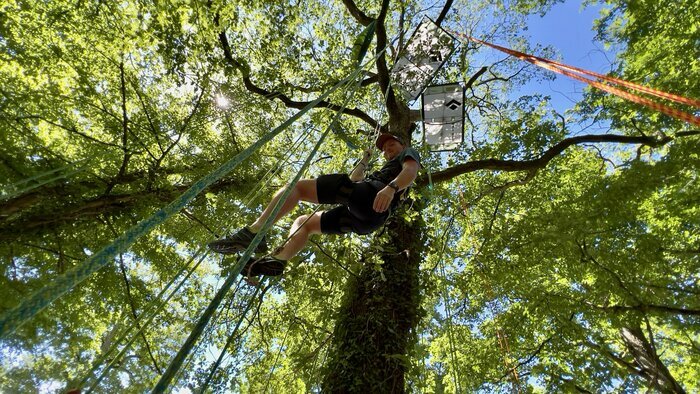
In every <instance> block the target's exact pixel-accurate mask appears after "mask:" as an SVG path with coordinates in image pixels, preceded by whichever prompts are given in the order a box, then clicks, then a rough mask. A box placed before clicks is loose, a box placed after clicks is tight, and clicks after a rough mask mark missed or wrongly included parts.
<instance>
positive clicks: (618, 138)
mask: <svg viewBox="0 0 700 394" xmlns="http://www.w3.org/2000/svg"><path fill="white" fill-rule="evenodd" d="M672 140H673V138H671V137H663V138H656V137H652V136H643V137H630V136H626V135H614V134H604V135H595V134H589V135H582V136H577V137H571V138H566V139H564V140H562V141H561V142H559V143H557V144H556V145H554V146H553V147H551V148H549V149H548V150H547V151H546V152H545V153H544V154H543V155H542V156H540V157H539V158H537V159H533V160H522V161H518V160H501V159H483V160H474V161H469V162H466V163H463V164H459V165H456V166H453V167H450V168H447V169H445V170H442V171H438V172H435V173H433V174H432V180H433V183H438V182H445V181H449V180H451V179H452V178H455V177H457V176H460V175H464V174H467V173H470V172H474V171H479V170H494V171H506V172H511V171H534V170H539V169H541V168H544V167H545V166H546V165H547V164H548V163H549V162H550V161H551V160H552V159H554V158H555V157H557V156H558V155H559V154H561V153H562V152H563V151H564V150H566V148H568V147H570V146H572V145H577V144H585V143H592V142H604V143H619V144H640V145H646V146H651V147H658V146H662V145H665V144H667V143H668V142H670V141H672ZM427 184H428V176H427V175H422V176H421V177H419V178H418V179H417V180H416V186H418V187H422V186H425V185H427Z"/></svg>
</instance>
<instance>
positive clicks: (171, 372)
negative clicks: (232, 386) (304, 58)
mask: <svg viewBox="0 0 700 394" xmlns="http://www.w3.org/2000/svg"><path fill="white" fill-rule="evenodd" d="M361 70H362V69H361V68H358V69H356V70H355V72H353V73H352V74H351V77H353V78H352V79H348V78H346V79H345V80H344V81H346V80H347V82H346V83H345V84H346V85H349V83H350V82H351V81H353V80H355V81H356V83H355V89H353V91H352V95H351V96H348V97H347V98H346V100H345V101H344V103H343V105H342V107H341V109H340V110H339V111H337V112H336V114H335V116H334V117H333V120H332V121H331V124H330V125H329V126H328V127H326V130H325V131H324V132H323V134H322V135H321V137H320V138H319V140H318V141H317V142H316V145H315V146H314V148H313V150H312V151H311V153H310V154H309V155H308V156H307V158H306V160H305V161H304V164H303V165H302V166H301V168H300V169H299V171H297V173H296V175H295V176H294V179H293V180H292V181H291V182H290V183H289V184H288V185H287V187H286V188H285V190H284V192H283V193H282V195H281V197H280V199H279V200H278V201H277V204H275V207H274V208H273V209H272V212H271V213H270V216H269V217H268V218H267V220H266V221H265V223H264V224H263V227H262V229H261V230H260V231H259V232H258V233H257V234H256V235H255V237H254V238H253V240H252V242H251V243H250V245H248V248H246V250H245V251H244V252H243V254H242V255H241V257H240V258H239V260H238V262H237V263H236V266H235V269H234V270H233V272H231V274H230V275H229V276H228V278H226V281H225V282H224V284H223V286H222V287H221V288H220V289H219V291H218V292H217V293H216V295H215V296H214V299H213V300H212V302H211V303H210V304H209V306H208V307H207V309H206V310H205V311H204V313H203V314H202V316H201V317H200V319H199V321H198V322H197V324H196V325H195V327H194V329H193V330H192V332H191V333H190V336H189V337H188V338H187V340H186V341H185V343H184V344H183V345H182V347H181V348H180V350H179V351H178V353H177V354H176V355H175V357H174V358H173V360H172V361H171V362H170V365H169V366H168V369H167V370H166V371H165V373H163V376H161V378H160V380H159V381H158V383H156V386H155V387H154V388H153V390H152V393H162V392H165V390H167V388H168V387H169V386H170V382H171V381H172V379H173V377H174V376H175V374H176V373H177V371H178V370H179V369H180V367H181V366H182V363H183V362H184V360H185V358H186V357H187V355H188V354H189V353H190V351H191V350H192V348H193V346H194V344H195V343H196V342H197V340H198V339H199V337H200V336H201V334H202V332H203V331H204V328H205V327H206V326H207V325H208V323H209V320H211V317H212V315H213V314H214V312H215V311H216V309H217V308H218V307H219V305H220V304H221V301H222V300H223V298H224V296H225V295H226V293H227V292H228V290H229V289H230V288H231V286H232V285H233V282H234V280H235V279H236V277H237V276H238V275H239V274H240V272H241V270H242V269H243V266H244V265H245V263H246V262H247V261H248V260H249V259H250V258H251V256H252V255H253V251H254V250H255V248H256V247H257V246H258V244H259V243H260V241H261V240H262V238H263V237H264V236H265V234H267V232H268V231H269V230H270V228H271V227H272V225H273V222H274V219H275V217H276V216H277V214H278V213H279V212H280V211H281V210H282V205H284V202H285V201H286V200H287V198H288V197H289V195H290V194H291V193H292V190H294V186H295V185H296V183H297V182H299V180H300V179H301V176H302V174H303V173H304V172H305V171H306V169H307V168H308V167H309V166H310V165H311V161H312V159H313V158H314V157H315V156H316V153H317V152H318V150H319V148H320V147H321V145H322V143H323V141H324V140H325V139H326V137H327V136H328V133H329V132H330V131H331V129H332V127H333V125H334V124H335V123H336V122H337V121H338V119H340V116H341V115H342V113H343V111H344V109H345V108H346V105H347V103H348V102H349V101H350V99H351V98H352V96H354V93H355V92H356V91H357V88H358V86H359V79H358V78H357V77H358V75H359V74H360V71H361Z"/></svg>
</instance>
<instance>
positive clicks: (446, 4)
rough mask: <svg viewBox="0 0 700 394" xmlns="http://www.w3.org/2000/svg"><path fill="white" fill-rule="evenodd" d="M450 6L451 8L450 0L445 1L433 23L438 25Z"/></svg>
mask: <svg viewBox="0 0 700 394" xmlns="http://www.w3.org/2000/svg"><path fill="white" fill-rule="evenodd" d="M450 8H452V0H447V1H446V2H445V6H444V7H442V11H441V12H440V16H438V18H437V19H436V20H435V24H436V25H438V26H440V25H441V24H442V21H443V20H445V17H446V16H447V13H448V12H449V11H450Z"/></svg>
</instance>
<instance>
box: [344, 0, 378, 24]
mask: <svg viewBox="0 0 700 394" xmlns="http://www.w3.org/2000/svg"><path fill="white" fill-rule="evenodd" d="M343 4H344V5H345V8H347V9H348V12H350V15H352V17H353V18H355V19H357V21H358V22H360V24H361V25H362V26H367V25H369V24H370V23H372V21H373V19H372V18H370V17H369V16H367V14H365V13H364V12H362V11H361V10H360V9H359V8H357V4H355V2H354V1H352V0H343Z"/></svg>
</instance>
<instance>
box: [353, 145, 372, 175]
mask: <svg viewBox="0 0 700 394" xmlns="http://www.w3.org/2000/svg"><path fill="white" fill-rule="evenodd" d="M370 157H372V150H371V149H365V155H364V156H363V157H362V160H360V162H359V163H357V165H356V166H355V168H354V169H353V170H352V172H351V173H350V180H351V181H353V182H359V181H361V180H363V179H365V170H366V169H367V165H368V163H369V158H370Z"/></svg>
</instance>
